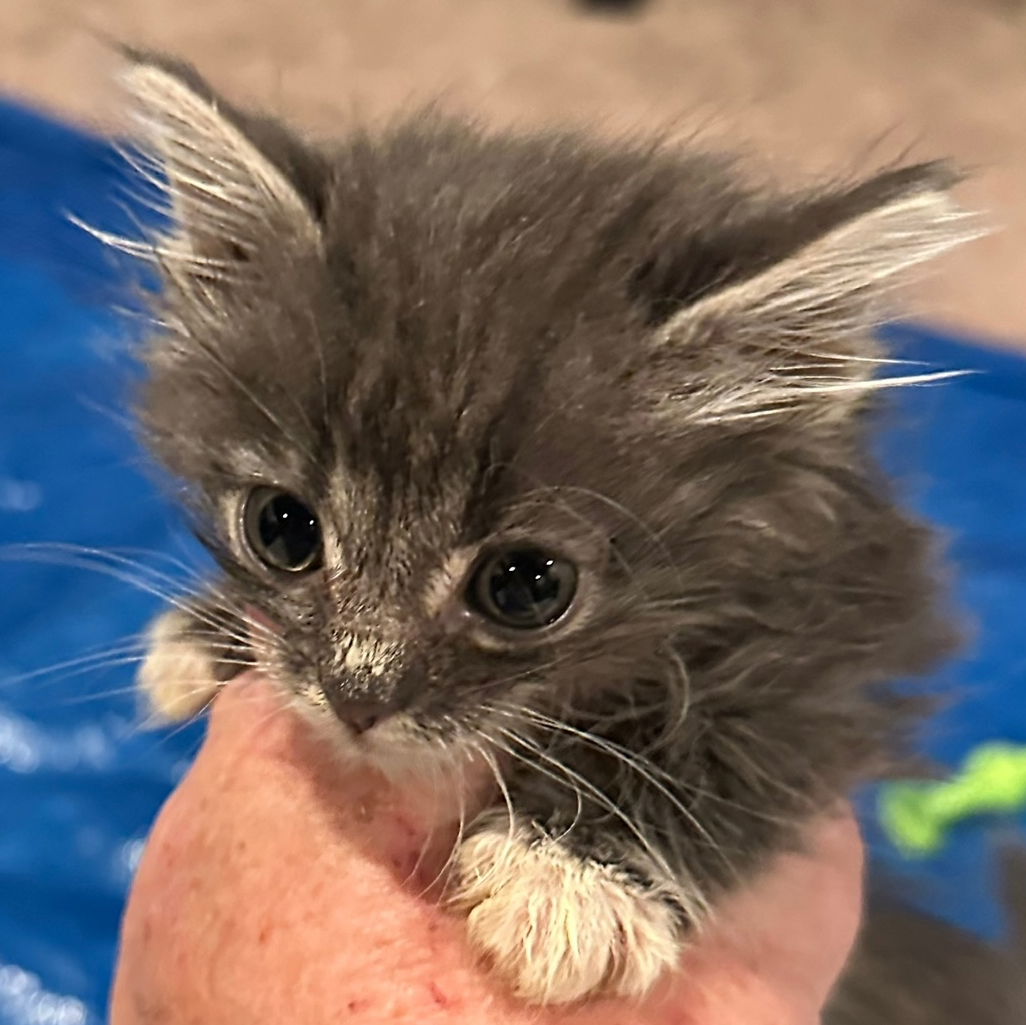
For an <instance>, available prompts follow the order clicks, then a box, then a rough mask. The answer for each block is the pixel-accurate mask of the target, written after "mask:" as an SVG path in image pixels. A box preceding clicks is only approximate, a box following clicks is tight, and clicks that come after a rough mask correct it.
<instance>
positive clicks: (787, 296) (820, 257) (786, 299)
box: [661, 189, 984, 344]
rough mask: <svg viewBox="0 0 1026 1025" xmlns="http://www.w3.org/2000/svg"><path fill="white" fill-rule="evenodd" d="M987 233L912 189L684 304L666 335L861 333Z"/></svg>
mask: <svg viewBox="0 0 1026 1025" xmlns="http://www.w3.org/2000/svg"><path fill="white" fill-rule="evenodd" d="M982 234H984V232H983V230H982V229H981V227H980V225H979V223H978V221H977V219H976V218H975V217H974V216H972V215H970V214H967V213H966V212H965V211H963V210H961V209H960V208H959V207H958V206H957V205H956V203H955V202H954V200H953V199H952V198H951V196H950V195H949V194H948V193H947V192H946V191H942V190H937V189H921V190H914V191H911V192H909V193H907V194H905V195H902V196H898V197H895V198H894V199H893V200H891V201H890V202H887V203H884V204H883V205H881V206H878V207H876V208H874V209H871V210H869V211H867V212H865V213H863V214H861V215H859V216H857V217H855V218H853V219H851V220H849V221H845V222H843V223H841V224H840V225H838V226H836V227H834V228H832V229H831V230H829V231H827V232H826V233H825V234H824V235H822V236H820V237H819V238H817V239H815V240H814V241H812V242H810V243H808V244H807V245H805V246H804V247H802V248H801V249H799V250H798V251H797V252H796V253H793V254H791V255H789V256H787V257H785V258H784V259H783V260H781V261H780V262H778V263H776V264H773V265H772V266H771V267H769V268H767V269H766V270H763V271H761V272H759V273H757V274H755V275H754V276H753V277H750V278H748V279H746V280H744V281H741V282H739V283H738V284H734V285H729V286H727V287H725V288H723V289H721V290H719V291H717V292H713V293H712V294H710V295H708V296H706V297H705V298H702V299H699V300H698V301H697V302H695V303H693V304H691V305H690V306H687V307H685V308H684V309H682V310H681V311H680V312H679V313H678V314H676V315H675V316H674V317H673V318H672V319H671V320H670V321H669V322H668V323H667V324H666V325H664V327H663V328H662V331H661V335H662V336H663V338H664V339H666V340H667V341H670V340H672V341H674V342H675V343H681V342H685V343H686V342H687V341H688V340H689V339H691V338H695V337H697V336H700V335H702V334H704V333H706V332H707V331H708V330H709V329H710V328H713V327H717V326H727V325H728V324H729V326H730V329H731V331H733V332H741V333H742V334H751V335H753V336H757V337H761V338H763V339H766V340H767V341H768V342H771V343H784V342H787V341H792V342H797V343H799V344H801V343H803V342H804V343H807V342H808V341H809V340H811V339H822V338H824V337H825V338H827V339H830V338H833V339H834V340H839V339H840V338H842V337H843V336H845V335H848V334H851V333H857V334H861V333H864V332H865V331H867V330H870V329H872V328H873V327H876V326H878V324H879V322H880V321H881V320H882V319H884V318H883V315H882V314H883V309H882V306H881V303H880V300H881V299H882V298H883V297H884V296H885V295H886V292H887V290H888V289H889V288H890V287H893V286H894V285H895V284H897V283H898V281H899V279H900V277H901V275H902V274H903V273H904V272H906V271H909V270H911V269H912V268H914V267H916V266H918V265H919V264H922V263H925V262H926V261H928V260H932V259H933V258H934V257H936V256H939V255H940V254H942V253H944V252H946V251H947V250H949V249H952V248H954V247H955V246H957V245H960V244H961V243H963V242H967V241H969V240H971V239H973V238H976V237H979V236H980V235H982Z"/></svg>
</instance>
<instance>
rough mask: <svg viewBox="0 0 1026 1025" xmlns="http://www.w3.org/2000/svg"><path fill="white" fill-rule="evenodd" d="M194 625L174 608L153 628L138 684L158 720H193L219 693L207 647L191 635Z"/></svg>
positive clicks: (151, 711) (156, 621)
mask: <svg viewBox="0 0 1026 1025" xmlns="http://www.w3.org/2000/svg"><path fill="white" fill-rule="evenodd" d="M191 622H192V621H191V619H190V617H189V616H188V615H187V614H186V613H185V612H181V611H180V610H178V609H172V610H171V611H169V612H165V613H163V615H161V616H158V617H157V619H155V620H154V622H153V625H152V626H151V627H150V631H149V641H150V650H149V652H148V654H147V655H146V660H145V661H144V662H143V664H142V665H141V666H140V667H139V673H138V675H137V676H136V683H137V684H138V686H139V689H140V690H141V691H142V693H143V695H144V696H145V699H146V703H147V705H148V710H149V712H150V714H151V715H152V717H153V718H154V719H156V720H158V721H163V722H181V721H182V720H184V719H190V718H192V716H194V715H196V714H197V713H198V712H200V711H201V710H202V709H203V707H204V706H205V705H206V704H207V703H208V702H209V701H210V700H211V698H213V696H214V695H215V694H216V693H217V689H218V686H219V685H218V682H217V679H216V678H215V676H214V662H213V659H212V658H211V655H210V652H209V651H208V650H207V649H206V647H205V646H204V645H203V644H201V643H200V642H198V641H197V640H196V639H195V638H194V637H192V636H190V633H189V627H190V625H191Z"/></svg>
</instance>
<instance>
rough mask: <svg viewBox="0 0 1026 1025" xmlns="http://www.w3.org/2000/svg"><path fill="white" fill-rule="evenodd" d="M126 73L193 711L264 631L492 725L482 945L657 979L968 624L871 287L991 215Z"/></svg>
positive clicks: (465, 742)
mask: <svg viewBox="0 0 1026 1025" xmlns="http://www.w3.org/2000/svg"><path fill="white" fill-rule="evenodd" d="M126 79H127V83H128V86H129V88H130V90H131V92H132V93H133V94H134V97H135V103H136V107H137V110H138V112H139V113H140V114H141V115H142V117H143V119H144V121H145V124H146V127H147V130H148V134H149V139H150V141H151V143H152V147H153V153H154V155H155V158H156V159H157V160H158V161H159V164H160V166H161V168H162V174H163V175H165V176H166V187H167V193H168V196H169V199H170V204H171V207H172V212H173V214H174V219H175V223H174V227H173V228H169V229H168V230H167V231H166V233H164V234H163V235H161V236H159V237H157V238H155V239H154V240H153V244H152V246H147V247H144V248H145V249H146V250H147V251H148V254H149V255H150V256H152V257H153V258H154V259H155V260H156V262H157V264H158V266H159V268H160V271H161V276H162V285H163V291H162V294H161V295H160V297H159V298H155V299H154V310H155V316H156V319H157V321H158V322H159V324H160V328H159V330H158V331H157V332H156V333H155V335H154V337H153V338H152V339H151V341H150V342H149V345H148V347H147V350H146V355H145V359H146V365H147V369H148V375H147V381H146V384H145V386H144V388H143V391H142V394H141V396H140V402H139V413H140V419H141V422H142V425H143V428H144V431H145V436H146V438H147V440H148V442H149V444H150V446H151V447H152V449H153V451H154V452H155V454H156V455H157V456H158V458H159V459H160V461H161V462H162V463H163V464H164V466H165V467H167V468H168V469H169V470H170V471H171V473H172V474H173V475H174V476H175V477H176V478H177V479H179V480H180V481H181V482H182V483H183V494H184V496H185V499H186V502H187V504H188V506H189V509H190V510H191V513H192V515H193V516H194V517H195V520H196V523H197V527H198V530H199V531H200V532H201V536H202V537H203V538H204V540H205V541H206V542H207V543H208V544H209V546H210V549H211V551H212V552H213V554H214V555H215V556H216V558H217V560H218V562H219V564H220V566H221V573H220V575H219V577H218V579H217V580H215V581H212V582H211V584H210V586H209V590H208V591H207V592H206V593H205V594H202V595H198V596H195V597H194V598H191V599H189V600H188V601H187V609H186V610H185V611H172V612H169V613H167V614H165V615H164V616H163V617H161V619H160V620H159V621H158V622H157V624H156V625H155V628H154V631H153V645H152V651H151V654H150V656H149V659H148V661H147V662H146V664H145V666H144V668H143V670H142V674H141V680H142V685H143V687H144V688H145V690H146V691H147V692H148V693H149V696H150V698H151V700H152V701H153V703H154V705H155V706H156V708H157V709H158V710H159V711H161V712H162V713H164V714H165V715H167V716H168V717H171V718H175V717H181V716H185V715H188V714H191V713H193V712H195V711H196V710H197V709H198V708H199V707H200V706H202V705H203V704H204V703H205V702H206V701H207V700H208V699H209V697H210V695H211V693H212V692H213V690H214V689H216V687H217V685H218V681H219V680H224V679H226V678H228V677H230V676H231V675H232V673H233V672H236V671H237V670H238V668H239V666H240V665H244V664H249V663H255V664H257V665H259V666H262V667H264V668H265V669H266V670H267V671H268V673H269V674H270V675H271V677H273V679H274V680H275V681H277V683H278V684H279V685H280V686H281V687H282V688H284V689H287V690H288V691H289V692H290V694H291V695H292V696H293V698H294V701H295V702H296V703H297V704H298V705H299V706H300V707H302V708H303V709H304V710H305V711H306V712H307V713H308V714H309V715H310V716H312V717H314V718H315V719H316V720H317V721H318V722H320V723H321V724H323V725H324V726H325V727H326V728H327V729H328V730H330V731H331V732H332V733H333V734H334V735H335V736H336V737H337V740H338V743H339V745H340V746H341V747H343V748H344V749H346V750H347V751H349V752H350V753H351V754H352V755H353V756H354V757H363V758H366V759H367V760H369V761H371V762H373V763H375V764H376V765H378V766H380V767H382V768H384V769H385V770H386V771H388V772H391V773H401V772H403V771H426V767H427V766H432V765H435V766H437V765H441V766H443V767H444V766H451V765H455V764H457V763H459V762H460V761H461V760H466V761H471V760H475V759H476V760H483V761H484V762H485V763H486V764H487V765H489V766H491V767H492V768H493V769H494V771H495V773H496V776H497V778H498V779H499V780H500V781H501V790H502V797H501V798H497V803H496V805H495V806H494V807H493V808H491V809H489V810H488V811H486V812H485V813H484V814H482V815H480V816H479V817H478V818H477V819H475V820H474V821H473V822H470V823H468V824H467V826H466V829H465V831H464V834H463V836H462V838H461V841H460V843H459V846H458V849H457V850H456V852H455V855H454V867H453V873H452V881H451V884H450V900H451V902H452V904H453V906H454V907H457V908H461V909H463V910H465V911H466V913H467V915H468V928H469V935H470V941H471V942H472V944H473V945H474V947H475V948H476V949H477V950H479V951H480V952H481V954H482V955H483V956H485V957H486V958H487V959H488V960H490V961H491V962H492V963H493V964H494V966H495V968H496V970H497V971H498V972H499V973H501V975H502V976H503V977H504V978H505V979H506V980H507V981H508V983H509V984H510V986H511V987H512V989H513V991H514V992H516V993H517V994H519V995H520V996H521V997H523V998H525V999H527V1000H529V1001H533V1002H540V1003H561V1002H569V1001H574V1000H577V999H580V998H583V997H587V996H590V995H593V994H597V993H600V992H605V993H613V994H619V995H624V996H629V997H638V996H641V995H643V994H644V993H646V992H647V991H648V990H649V989H650V988H651V987H652V985H653V983H654V982H655V981H656V980H657V979H658V978H659V977H660V975H661V974H662V973H663V972H664V971H666V970H668V969H671V968H672V967H673V966H674V965H675V964H676V963H677V961H678V958H679V956H680V954H681V951H682V948H683V946H684V945H685V944H686V943H687V940H688V935H689V933H690V932H691V931H692V930H693V929H694V928H695V927H696V926H699V925H701V924H702V923H703V921H704V920H706V919H707V918H708V917H709V916H710V915H711V914H713V913H714V912H715V908H716V905H717V901H718V900H720V898H721V897H722V896H723V894H724V893H726V892H727V891H729V890H730V889H731V888H732V887H735V886H737V885H739V884H741V883H743V882H744V881H745V880H747V879H750V878H751V877H752V875H753V873H755V872H757V871H758V870H759V868H760V867H761V865H762V864H763V863H764V862H765V861H766V859H767V857H768V856H769V855H771V854H773V853H774V852H777V851H779V850H781V849H784V848H786V847H789V846H792V845H794V844H796V843H798V833H799V831H800V828H801V826H802V824H803V823H805V822H806V821H807V820H808V819H809V817H810V816H812V815H815V814H817V813H819V812H822V811H823V810H824V809H827V808H829V807H830V806H831V805H832V804H833V802H835V801H837V800H838V799H839V798H841V797H843V796H844V795H846V794H847V793H848V792H849V791H850V790H851V788H852V787H853V786H855V785H856V784H858V783H861V782H863V781H865V780H867V779H870V778H872V777H874V776H876V775H878V774H880V773H882V772H884V771H886V770H887V768H888V766H889V765H891V764H892V760H893V758H894V757H895V755H896V754H897V753H899V752H900V750H901V747H902V740H903V737H904V735H905V733H906V730H907V727H908V725H909V722H910V719H911V717H912V715H913V707H912V706H911V705H910V703H909V702H908V701H907V700H906V699H904V698H903V697H901V696H900V695H899V694H897V693H896V692H895V690H894V689H892V687H891V683H890V682H891V681H892V680H894V679H896V678H901V677H907V676H909V675H910V674H917V673H921V672H923V671H925V670H928V669H929V668H930V667H932V666H933V665H934V664H935V663H936V662H937V660H938V658H939V657H941V656H942V655H944V654H945V653H946V652H947V651H948V650H949V648H950V645H951V642H952V631H951V630H950V628H949V624H948V621H947V619H946V617H945V615H944V614H943V611H942V610H941V609H940V608H939V606H938V602H937V601H936V600H935V591H936V588H935V580H934V576H935V573H934V567H933V563H932V558H931V539H930V535H929V533H928V532H927V531H926V530H925V529H924V528H923V527H922V526H921V525H920V524H918V523H916V522H915V521H914V520H913V519H912V518H910V517H909V516H908V515H906V514H905V513H903V512H902V511H900V509H899V508H898V507H897V506H896V505H895V502H894V501H893V499H892V496H891V493H890V490H889V488H888V486H887V484H886V482H885V481H884V480H882V479H881V476H880V474H879V472H878V470H877V468H876V467H875V466H874V464H873V462H872V460H871V458H870V456H869V454H868V452H867V433H868V430H869V427H870V425H871V409H872V403H871V399H872V396H873V395H874V394H875V392H876V391H877V390H878V388H879V385H880V382H879V381H876V380H874V378H873V373H874V371H875V370H876V369H877V368H878V364H879V362H880V361H881V359H882V355H883V354H882V353H881V351H880V349H879V347H878V345H877V343H876V342H875V341H874V340H873V339H872V336H871V330H872V328H873V327H874V326H875V325H877V324H878V323H879V322H880V320H881V319H882V317H883V315H884V313H885V310H884V307H883V305H882V303H881V300H882V299H883V298H885V293H886V292H887V290H888V288H889V287H890V286H891V285H892V283H893V282H894V281H895V279H897V278H898V277H900V275H901V274H902V272H905V271H907V270H909V269H911V268H914V267H916V266H917V265H919V264H921V263H923V262H924V261H926V260H928V259H930V258H931V257H933V256H935V255H936V254H938V253H941V252H943V251H944V250H946V249H948V248H950V247H951V246H953V245H955V244H956V243H958V242H960V241H962V240H964V239H965V238H967V237H969V236H970V235H971V234H972V233H973V232H972V229H971V228H970V227H969V226H968V224H967V221H966V218H965V216H964V215H963V214H962V213H961V212H960V211H959V210H958V208H957V207H956V205H955V204H954V203H953V202H952V200H951V199H950V198H949V195H948V190H949V188H950V186H951V185H952V184H953V181H954V177H953V175H952V174H951V172H950V171H949V170H948V169H946V168H945V167H944V166H941V165H937V164H927V165H922V166H916V167H903V168H900V169H891V170H887V171H885V172H883V173H881V174H879V175H877V176H875V177H872V178H870V179H868V180H866V181H862V182H859V183H855V184H843V185H836V186H834V187H830V188H822V189H819V190H816V191H809V192H798V193H779V194H775V193H769V192H767V191H766V190H765V189H756V188H753V187H750V186H749V185H747V184H746V183H745V182H744V180H743V179H742V178H741V177H740V176H739V175H738V174H737V173H736V171H735V170H734V169H733V167H732V165H731V163H730V162H729V161H726V160H721V159H718V158H713V157H710V156H707V155H702V154H693V153H687V152H684V153H681V152H677V151H676V150H674V149H673V148H671V147H669V146H667V145H664V144H662V143H660V142H652V143H646V142H632V143H619V144H615V145H613V144H605V143H599V142H596V141H593V140H591V139H589V138H587V137H583V136H578V135H575V134H569V133H563V132H555V131H552V132H538V133H535V134H520V135H517V134H502V133H492V132H485V131H483V130H481V129H479V128H478V127H476V126H474V125H472V124H469V123H467V122H466V121H462V120H454V119H448V118H446V117H443V116H440V115H438V114H436V113H433V112H430V111H429V112H424V113H421V114H418V115H417V116H414V117H409V118H406V119H403V120H400V121H398V122H397V123H394V124H393V125H392V126H391V127H388V128H385V129H383V130H381V131H380V132H376V133H373V132H370V131H366V130H363V129H361V128H353V129H352V130H351V131H350V132H349V134H348V135H346V136H344V137H343V138H341V139H340V140H338V141H335V142H332V143H329V144H316V145H315V144H312V143H308V142H305V141H303V140H301V139H300V138H299V137H298V136H296V135H294V134H293V133H291V132H290V131H288V130H286V129H285V128H284V127H282V126H281V125H279V124H278V123H276V122H274V121H272V120H269V119H266V118H263V117H256V116H253V115H251V114H248V113H244V112H242V111H239V110H237V109H235V108H234V107H232V106H230V105H228V104H226V103H225V102H223V101H222V100H221V99H219V98H218V97H216V96H215V95H214V94H213V93H212V92H211V90H210V89H209V88H208V87H207V86H206V85H205V84H204V83H203V82H202V81H201V80H200V79H199V78H198V77H197V76H196V75H195V73H194V72H192V71H191V70H190V69H188V68H186V67H184V66H182V65H179V64H177V63H175V62H173V61H168V60H165V59H162V58H154V57H150V56H147V55H136V56H135V57H134V58H133V63H132V64H131V66H130V67H129V69H128V70H127V73H126ZM888 383H894V382H893V381H890V382H888ZM525 936H527V937H528V938H529V939H530V942H525Z"/></svg>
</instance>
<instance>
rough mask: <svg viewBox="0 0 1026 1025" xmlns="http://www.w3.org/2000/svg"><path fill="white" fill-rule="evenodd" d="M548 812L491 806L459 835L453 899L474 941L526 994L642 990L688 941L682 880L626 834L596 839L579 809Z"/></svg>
mask: <svg viewBox="0 0 1026 1025" xmlns="http://www.w3.org/2000/svg"><path fill="white" fill-rule="evenodd" d="M512 796H513V801H514V805H515V806H521V805H520V801H518V794H517V793H516V792H514V793H513V795H512ZM542 821H543V820H540V819H539V818H538V817H530V816H527V815H521V814H517V815H516V816H515V817H514V818H513V820H512V821H511V820H510V816H509V815H508V814H507V813H506V812H504V811H503V812H491V813H488V814H486V815H485V816H484V817H483V818H481V819H479V820H478V822H477V823H475V824H474V825H473V826H472V827H471V830H470V832H469V835H468V836H467V837H466V839H465V840H464V841H463V842H462V844H461V845H460V848H459V850H458V851H457V854H456V862H455V872H454V878H453V884H452V896H451V901H452V904H453V905H454V906H455V907H457V908H459V909H461V910H463V911H464V912H465V913H466V914H467V927H468V932H469V937H470V941H471V944H472V945H473V946H474V947H475V948H476V949H477V951H478V952H479V953H480V954H482V955H483V957H484V958H485V959H486V960H487V961H489V962H490V963H491V964H492V966H493V968H494V970H496V971H497V972H498V973H499V974H500V976H502V977H503V978H504V979H505V980H506V982H507V984H508V985H509V986H510V988H511V989H512V990H513V992H514V993H516V995H517V996H519V997H521V998H522V999H524V1000H527V1001H528V1002H530V1003H537V1004H565V1003H570V1002H572V1001H575V1000H580V999H583V998H585V997H591V996H596V995H600V994H607V995H616V996H623V997H628V998H635V999H636V998H640V997H642V996H644V995H645V994H646V993H647V992H648V991H649V990H650V989H651V988H652V987H653V985H654V984H655V983H656V981H657V980H658V979H659V978H660V977H661V976H662V975H663V974H664V973H667V972H671V971H673V970H674V968H675V967H676V966H677V963H678V962H679V960H680V957H681V954H682V952H683V946H684V939H685V933H686V931H687V926H688V924H689V922H688V916H687V915H686V914H685V912H684V904H683V903H682V901H681V899H680V896H679V895H678V894H677V892H676V889H677V888H676V885H675V884H674V883H673V881H672V880H670V879H669V878H668V877H667V876H666V874H665V873H663V872H657V871H655V870H654V868H653V862H652V861H651V860H650V859H649V858H648V857H647V856H646V855H645V854H644V853H643V852H642V851H641V850H640V849H639V844H638V843H637V842H636V841H633V842H632V840H630V839H629V838H628V837H627V836H622V837H618V838H615V839H614V838H612V837H611V836H610V834H609V830H608V829H606V830H604V831H603V836H602V841H601V843H600V844H598V843H596V844H594V845H589V844H588V842H587V839H586V838H587V832H588V831H587V829H585V830H578V829H577V828H576V826H575V825H574V824H573V821H572V820H571V819H568V820H564V821H563V823H562V825H561V826H560V825H558V824H557V822H555V821H552V820H551V819H550V821H548V822H547V823H546V824H545V825H542ZM570 838H573V839H572V842H569V841H570ZM599 852H601V857H596V856H595V855H596V854H598V853H599Z"/></svg>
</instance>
